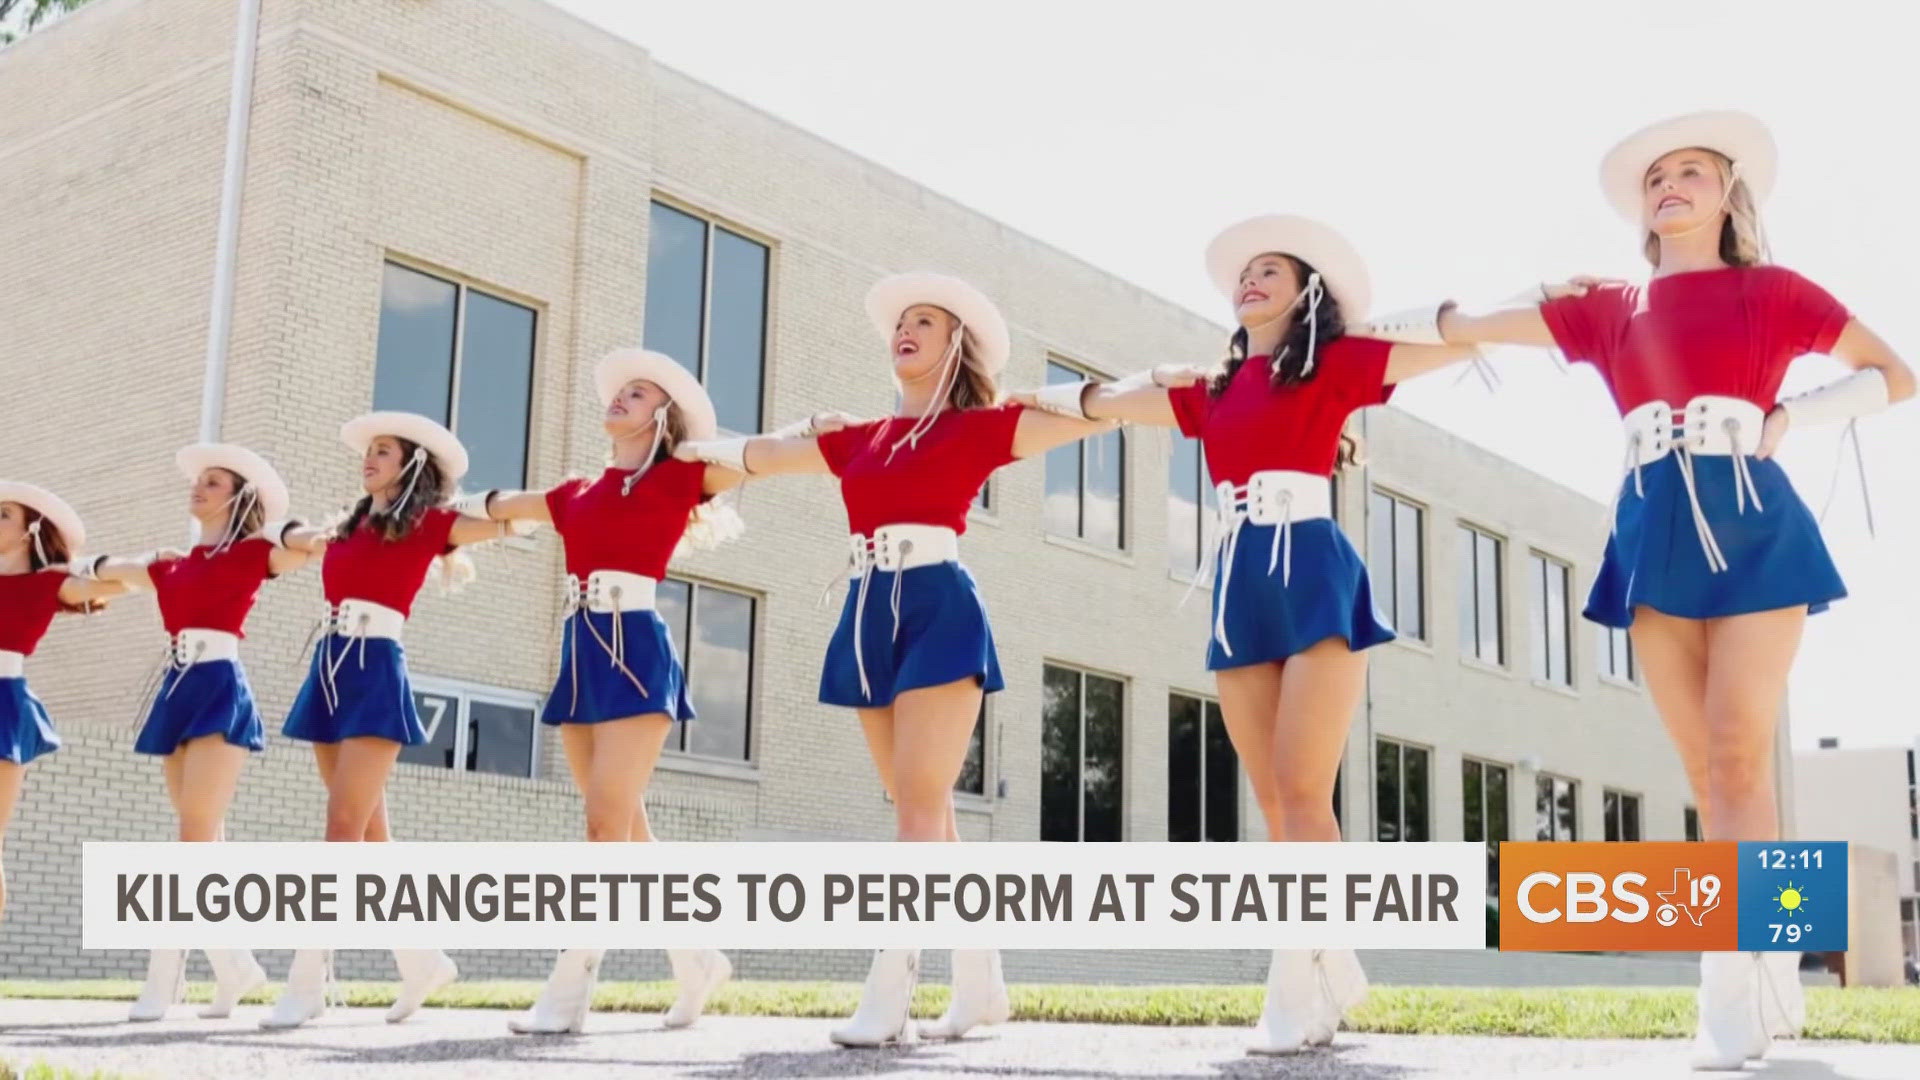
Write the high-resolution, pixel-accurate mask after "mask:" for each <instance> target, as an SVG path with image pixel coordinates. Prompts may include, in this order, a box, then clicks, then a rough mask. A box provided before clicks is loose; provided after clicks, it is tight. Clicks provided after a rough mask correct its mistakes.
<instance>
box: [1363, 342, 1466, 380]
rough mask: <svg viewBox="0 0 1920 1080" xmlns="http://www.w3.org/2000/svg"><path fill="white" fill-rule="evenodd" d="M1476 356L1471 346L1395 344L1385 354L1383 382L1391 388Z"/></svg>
mask: <svg viewBox="0 0 1920 1080" xmlns="http://www.w3.org/2000/svg"><path fill="white" fill-rule="evenodd" d="M1477 355H1479V349H1478V348H1477V347H1475V346H1473V345H1407V344H1404V343H1403V344H1397V345H1395V346H1394V347H1393V351H1392V352H1389V353H1388V354H1387V374H1386V379H1385V382H1386V384H1387V385H1388V386H1392V385H1393V384H1394V383H1400V382H1405V381H1407V380H1408V379H1412V378H1417V377H1419V376H1421V375H1425V374H1426V373H1428V372H1429V371H1438V370H1439V369H1441V368H1443V367H1446V366H1448V365H1450V364H1457V363H1459V362H1460V361H1462V360H1471V359H1473V358H1474V357H1475V356H1477Z"/></svg>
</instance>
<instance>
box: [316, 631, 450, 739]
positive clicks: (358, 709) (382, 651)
mask: <svg viewBox="0 0 1920 1080" xmlns="http://www.w3.org/2000/svg"><path fill="white" fill-rule="evenodd" d="M329 657H330V658H331V659H332V662H333V665H334V669H333V677H332V687H333V696H332V700H329V695H328V690H327V685H328V684H327V682H326V676H325V675H324V673H323V672H322V670H321V665H322V664H325V663H327V662H328V658H329ZM280 734H282V735H285V736H286V737H288V738H290V739H301V740H303V741H306V742H316V743H337V742H339V741H340V740H341V739H354V738H361V737H371V738H375V739H386V740H388V741H390V742H397V743H399V744H401V745H402V746H418V745H420V744H421V743H424V742H426V741H427V731H426V728H424V727H422V726H421V725H420V713H419V710H418V709H416V708H415V707H414V703H413V686H412V685H411V684H410V683H409V682H408V681H407V653H406V650H404V649H402V648H401V647H400V643H399V642H397V641H395V640H393V639H392V638H349V637H341V636H339V635H336V634H327V635H325V636H323V637H322V638H321V639H320V641H319V642H318V643H317V644H315V645H314V647H313V662H312V663H310V664H309V665H307V681H306V682H303V683H301V684H300V693H299V696H297V697H295V698H294V699H293V709H292V710H291V711H290V712H288V714H287V722H286V725H285V726H283V727H282V728H281V729H280Z"/></svg>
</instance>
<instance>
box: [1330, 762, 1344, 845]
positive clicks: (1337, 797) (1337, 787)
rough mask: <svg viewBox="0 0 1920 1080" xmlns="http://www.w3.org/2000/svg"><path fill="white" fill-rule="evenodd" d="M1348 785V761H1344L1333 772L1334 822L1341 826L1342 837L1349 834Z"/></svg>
mask: <svg viewBox="0 0 1920 1080" xmlns="http://www.w3.org/2000/svg"><path fill="white" fill-rule="evenodd" d="M1346 786H1347V763H1346V762H1344V761H1342V762H1341V763H1340V768H1339V769H1338V770H1336V771H1335V772H1334V774H1333V823H1334V824H1335V825H1338V826H1340V835H1341V836H1342V837H1344V836H1346V835H1347V811H1346V802H1347V800H1346Z"/></svg>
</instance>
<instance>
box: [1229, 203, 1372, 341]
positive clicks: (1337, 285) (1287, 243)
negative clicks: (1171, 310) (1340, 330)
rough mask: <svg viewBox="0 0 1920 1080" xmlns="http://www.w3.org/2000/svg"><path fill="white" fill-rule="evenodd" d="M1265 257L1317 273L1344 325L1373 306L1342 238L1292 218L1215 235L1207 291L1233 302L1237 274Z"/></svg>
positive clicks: (1356, 258) (1266, 219)
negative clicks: (1288, 260) (1289, 259)
mask: <svg viewBox="0 0 1920 1080" xmlns="http://www.w3.org/2000/svg"><path fill="white" fill-rule="evenodd" d="M1269 252H1278V253H1280V254H1282V255H1291V256H1293V257H1294V258H1296V259H1299V260H1301V261H1303V262H1305V263H1306V264H1307V265H1309V266H1311V267H1313V268H1314V269H1315V270H1317V271H1319V273H1320V283H1321V284H1322V285H1323V286H1325V288H1326V290H1327V291H1328V292H1329V293H1332V294H1333V298H1334V300H1335V301H1337V302H1338V303H1339V304H1340V314H1341V316H1342V318H1344V319H1345V320H1346V323H1347V325H1348V326H1358V325H1360V323H1361V322H1363V321H1365V319H1366V317H1367V308H1368V306H1369V305H1370V304H1372V303H1373V286H1372V285H1371V284H1370V283H1369V282H1368V279H1367V264H1366V262H1365V261H1363V260H1362V259H1361V258H1360V253H1359V252H1358V251H1355V250H1354V249H1353V245H1352V244H1349V243H1347V238H1346V237H1344V236H1341V235H1340V234H1339V233H1337V232H1335V231H1333V229H1332V228H1330V227H1328V226H1326V225H1323V224H1321V223H1320V222H1318V221H1315V220H1313V219H1312V218H1304V217H1299V216H1297V215H1294V214H1264V215H1262V216H1260V217H1255V218H1248V219H1247V220H1245V221H1242V222H1240V223H1239V224H1237V225H1229V226H1227V227H1226V228H1225V229H1222V230H1221V231H1220V235H1218V236H1216V237H1214V238H1213V242H1212V243H1211V244H1208V245H1207V274H1208V276H1210V277H1212V278H1213V287H1214V288H1216V289H1219V290H1220V294H1221V295H1222V296H1225V297H1226V298H1227V303H1229V304H1231V303H1233V299H1234V296H1235V295H1236V294H1237V293H1238V292H1239V291H1240V272H1241V271H1242V270H1245V269H1246V268H1247V264H1248V263H1250V262H1252V261H1253V260H1255V259H1257V258H1259V257H1260V256H1262V255H1265V254H1268V253H1269Z"/></svg>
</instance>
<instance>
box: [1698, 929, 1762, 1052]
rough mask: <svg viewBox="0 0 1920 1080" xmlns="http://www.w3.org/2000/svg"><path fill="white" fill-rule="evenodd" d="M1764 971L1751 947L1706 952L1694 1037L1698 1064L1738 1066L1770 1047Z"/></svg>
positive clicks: (1701, 972) (1701, 962) (1701, 961)
mask: <svg viewBox="0 0 1920 1080" xmlns="http://www.w3.org/2000/svg"><path fill="white" fill-rule="evenodd" d="M1759 990H1760V973H1759V965H1758V964H1756V963H1754V960H1753V956H1752V954H1750V953H1732V952H1709V953H1701V954H1700V994H1699V999H1700V1028H1699V1031H1698V1033H1697V1034H1695V1035H1694V1037H1693V1067H1694V1068H1696V1069H1737V1068H1739V1067H1740V1066H1741V1065H1743V1064H1745V1063H1746V1061H1747V1059H1748V1058H1751V1057H1757V1056H1759V1055H1761V1054H1764V1053H1766V1050H1767V1032H1766V1029H1765V1028H1763V1027H1761V1026H1760V1000H1759Z"/></svg>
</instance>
